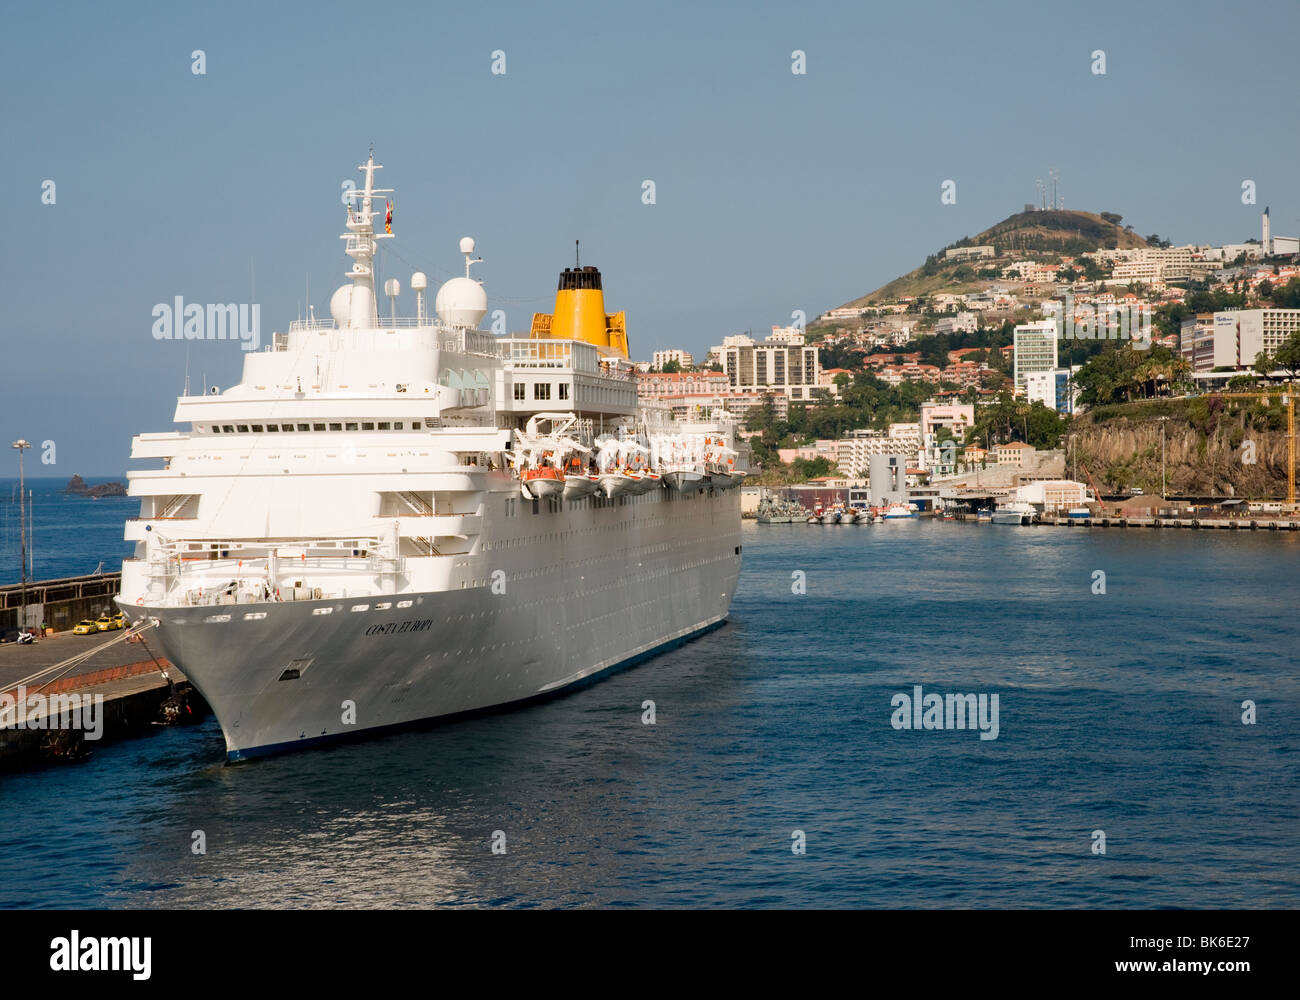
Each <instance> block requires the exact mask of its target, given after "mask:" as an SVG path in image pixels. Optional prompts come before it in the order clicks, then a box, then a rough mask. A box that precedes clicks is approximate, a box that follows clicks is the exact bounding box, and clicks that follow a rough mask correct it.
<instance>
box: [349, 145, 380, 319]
mask: <svg viewBox="0 0 1300 1000" xmlns="http://www.w3.org/2000/svg"><path fill="white" fill-rule="evenodd" d="M357 169H358V170H360V171H362V172H363V173H364V174H365V175H366V186H365V187H364V188H363V189H362V190H360V191H358V190H356V189H355V188H353V189H352V190H351V191H349V192H348V197H349V198H351V199H353V201H354V202H356V201H358V200H359V202H360V204H359V205H357V204H355V203H354V204H352V205H349V206H348V222H347V227H348V231H347V232H346V233H344V234H343V235H342V236H340V237H339V239H342V240H347V244H346V246H345V248H344V252H345V253H347V255H348V256H349V257H351V258H352V270H351V271H350V272H349V273H348V275H347V277H349V278H351V279H352V307H351V311H350V316H349V322H348V325H349V326H350V327H352V328H353V329H354V330H355V329H374V328H376V327H377V326H379V312H378V307H377V305H376V302H375V269H374V259H375V253H376V252H377V250H378V243H377V242H376V241H377V240H385V239H392V234H391V233H376V232H375V226H374V222H375V212H374V207H373V206H374V198H375V195H377V194H392V193H393V189H392V188H377V187H375V171H376V170H383V169H384V168H383V166H382V165H381V164H378V163H376V162H375V151H374V148H373V147H372V148H371V150H370V157H369V158H368V159H367V160H366V162H365V163H363V164H362V165H361V166H359V167H357Z"/></svg>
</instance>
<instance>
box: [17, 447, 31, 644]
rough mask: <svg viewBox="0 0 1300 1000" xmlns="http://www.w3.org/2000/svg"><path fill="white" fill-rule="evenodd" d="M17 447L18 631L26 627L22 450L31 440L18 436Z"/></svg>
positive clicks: (25, 494) (25, 548)
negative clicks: (20, 588) (20, 581)
mask: <svg viewBox="0 0 1300 1000" xmlns="http://www.w3.org/2000/svg"><path fill="white" fill-rule="evenodd" d="M13 446H14V447H15V448H17V449H18V539H19V541H18V551H19V558H20V559H21V560H22V561H21V564H20V567H19V569H20V571H21V576H20V578H21V580H22V603H21V604H20V605H19V608H18V631H20V632H21V631H22V630H23V629H24V628H26V627H27V503H26V501H27V493H26V489H25V483H26V480H25V479H24V478H23V452H24V451H26V450H27V449H28V448H30V447H31V442H29V441H24V440H23V439H21V438H19V439H18V440H17V441H15V442H14V443H13Z"/></svg>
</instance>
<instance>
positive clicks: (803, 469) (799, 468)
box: [790, 457, 835, 482]
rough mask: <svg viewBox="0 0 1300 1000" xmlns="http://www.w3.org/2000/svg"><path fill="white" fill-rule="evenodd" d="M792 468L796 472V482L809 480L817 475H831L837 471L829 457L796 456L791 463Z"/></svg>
mask: <svg viewBox="0 0 1300 1000" xmlns="http://www.w3.org/2000/svg"><path fill="white" fill-rule="evenodd" d="M790 468H791V470H792V471H793V473H794V479H795V481H796V482H807V481H808V480H809V479H813V478H815V477H817V476H829V475H830V474H831V473H833V472H834V471H835V467H834V466H833V465H831V463H830V460H829V459H825V458H821V457H818V458H796V459H795V460H794V461H793V462H791V463H790Z"/></svg>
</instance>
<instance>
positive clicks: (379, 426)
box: [212, 420, 420, 434]
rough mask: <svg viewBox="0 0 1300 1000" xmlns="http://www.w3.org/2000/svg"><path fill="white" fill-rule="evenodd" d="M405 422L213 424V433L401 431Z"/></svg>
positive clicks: (416, 426) (416, 424)
mask: <svg viewBox="0 0 1300 1000" xmlns="http://www.w3.org/2000/svg"><path fill="white" fill-rule="evenodd" d="M406 428H407V422H406V421H405V420H378V421H376V420H361V421H355V420H350V421H346V422H343V423H324V424H213V425H212V433H213V434H247V433H249V432H250V431H252V433H254V434H262V433H269V434H274V433H276V432H278V431H323V430H331V431H355V430H363V431H375V430H379V431H401V430H406ZM410 429H411V430H413V431H418V430H419V429H420V422H419V421H418V420H412V421H411V422H410Z"/></svg>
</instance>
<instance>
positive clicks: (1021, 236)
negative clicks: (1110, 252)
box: [841, 210, 1147, 308]
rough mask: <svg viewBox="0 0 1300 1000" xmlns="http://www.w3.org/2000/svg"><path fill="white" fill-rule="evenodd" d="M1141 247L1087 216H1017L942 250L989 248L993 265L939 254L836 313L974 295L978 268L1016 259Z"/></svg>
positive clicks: (1118, 230)
mask: <svg viewBox="0 0 1300 1000" xmlns="http://www.w3.org/2000/svg"><path fill="white" fill-rule="evenodd" d="M1117 218H1118V217H1117ZM1146 245H1147V243H1146V240H1144V239H1143V238H1142V237H1140V236H1138V235H1137V233H1135V232H1132V231H1131V230H1128V229H1125V228H1123V227H1122V226H1120V225H1118V224H1117V223H1115V222H1112V221H1110V220H1109V219H1103V218H1102V217H1101V216H1100V215H1097V214H1095V213H1093V212H1073V211H1066V210H1060V211H1055V210H1053V211H1045V212H1018V213H1016V214H1015V215H1012V216H1010V217H1009V218H1006V219H1003V220H1002V221H1001V222H999V223H998V224H997V225H996V226H992V227H991V228H989V229H986V230H984V231H983V232H982V233H980V234H979V235H978V236H973V237H972V236H968V237H964V238H963V239H960V240H958V241H957V242H956V243H954V244H952V246H951V247H945V248H944V249H945V250H947V249H952V248H955V247H963V246H991V247H993V248H994V249H995V251H996V252H997V258H996V259H995V260H987V259H985V260H978V261H974V260H972V261H959V260H944V259H943V251H940V252H939V253H936V254H934V255H933V256H931V257H930V258H929V259H928V260H926V262H925V263H924V264H922V265H921V266H920V267H918V268H916V269H915V270H914V271H910V272H908V273H907V274H905V275H903V276H902V277H901V278H895V279H894V280H893V281H891V282H890V283H889V284H887V285H884V286H882V287H881V288H877V289H876V290H875V291H874V292H870V293H868V294H867V295H863V296H861V297H860V298H856V299H853V300H852V301H850V302H846V303H845V304H844V306H842V307H841V308H857V307H860V306H866V305H871V304H874V303H877V302H883V301H887V300H889V299H894V298H898V297H899V296H908V295H910V296H916V295H930V294H933V293H935V292H945V291H950V292H970V291H975V290H977V289H978V288H979V287H981V282H980V280H979V278H978V271H979V269H980V268H990V267H1003V266H1005V265H1006V264H1007V263H1009V262H1010V261H1012V260H1014V259H1016V258H1017V257H1020V256H1021V255H1022V254H1023V255H1031V256H1037V257H1041V256H1043V255H1045V254H1047V255H1066V256H1078V255H1079V254H1081V253H1087V252H1089V251H1092V250H1101V249H1114V248H1119V249H1129V248H1132V247H1144V246H1146ZM959 269H960V270H959Z"/></svg>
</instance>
